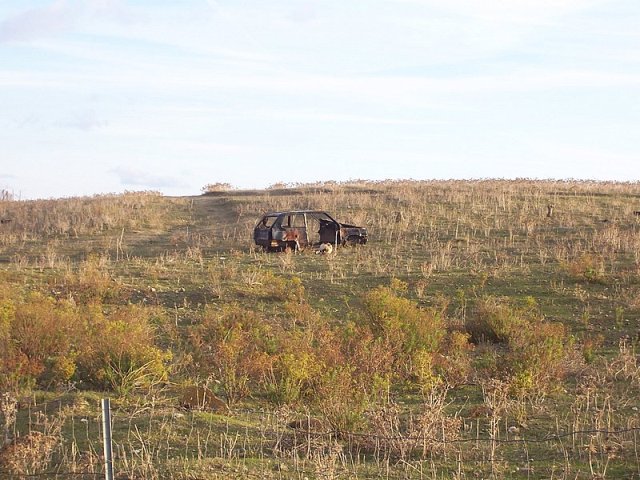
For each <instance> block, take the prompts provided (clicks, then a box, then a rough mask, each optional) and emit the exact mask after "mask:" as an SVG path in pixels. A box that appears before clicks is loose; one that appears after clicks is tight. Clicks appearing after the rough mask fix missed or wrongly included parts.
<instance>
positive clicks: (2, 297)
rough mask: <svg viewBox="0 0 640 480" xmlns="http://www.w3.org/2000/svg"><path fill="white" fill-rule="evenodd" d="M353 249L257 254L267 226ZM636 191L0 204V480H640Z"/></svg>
mask: <svg viewBox="0 0 640 480" xmlns="http://www.w3.org/2000/svg"><path fill="white" fill-rule="evenodd" d="M289 209H321V210H326V211H328V212H329V213H330V214H332V215H334V216H335V217H336V218H337V219H338V220H340V221H344V222H348V223H353V224H357V225H362V226H366V227H368V229H369V235H370V239H369V243H368V244H367V245H364V246H361V245H358V246H354V247H344V248H339V249H337V250H336V251H334V252H333V253H331V254H329V255H318V254H316V253H315V252H314V251H313V249H306V250H304V251H302V252H291V251H286V252H283V253H266V252H263V251H262V250H260V249H258V248H256V247H255V246H254V245H253V241H252V231H253V227H254V225H255V222H256V221H257V220H258V218H259V217H260V216H261V215H262V214H264V213H265V212H267V211H278V210H289ZM638 211H640V185H639V184H637V183H615V182H585V181H534V180H528V179H522V180H511V181H507V180H477V181H384V182H368V181H353V182H346V183H337V182H324V183H319V184H304V185H285V184H278V185H274V186H272V187H271V188H269V189H266V190H260V191H242V190H235V189H233V188H232V187H231V186H229V185H226V184H210V185H207V186H206V187H205V188H204V189H203V194H202V195H199V196H194V197H181V198H170V197H164V196H162V195H160V194H158V193H155V192H127V193H124V194H121V195H101V196H95V197H85V198H69V199H58V200H39V201H16V200H14V199H12V198H11V196H9V195H7V196H3V197H2V199H1V200H0V220H2V223H1V224H0V412H1V413H0V420H1V421H0V428H2V432H1V438H0V440H2V442H3V444H4V446H3V448H2V449H1V450H0V476H1V477H2V478H27V476H32V475H36V476H42V477H48V478H67V477H69V476H73V477H74V478H95V476H96V475H95V474H96V473H99V472H102V469H103V466H102V446H101V437H100V428H101V426H100V408H99V407H100V398H101V397H106V396H108V397H111V398H112V405H113V407H114V412H113V415H114V426H113V428H114V442H115V446H114V455H115V470H116V472H117V476H118V478H141V479H142V478H144V479H153V478H178V479H180V478H182V479H200V478H203V479H204V478H295V479H303V478H308V479H312V478H317V479H331V478H416V479H418V478H420V479H422V478H428V479H440V478H442V479H448V478H457V479H463V478H523V479H524V478H527V479H534V478H545V479H546V478H554V479H604V478H640V451H639V446H638V441H639V440H640V413H639V408H640V364H639V363H638V355H637V347H638V341H639V340H640V323H639V320H640V215H639V214H637V213H636V212H638Z"/></svg>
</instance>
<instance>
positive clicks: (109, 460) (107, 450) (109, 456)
mask: <svg viewBox="0 0 640 480" xmlns="http://www.w3.org/2000/svg"><path fill="white" fill-rule="evenodd" d="M102 440H103V443H104V478H105V480H113V449H112V446H111V401H110V400H109V399H108V398H103V399H102Z"/></svg>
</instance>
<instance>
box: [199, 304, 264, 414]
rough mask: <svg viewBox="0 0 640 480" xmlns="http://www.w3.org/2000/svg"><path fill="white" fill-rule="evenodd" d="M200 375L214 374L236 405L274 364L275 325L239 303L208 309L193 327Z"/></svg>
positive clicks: (230, 401)
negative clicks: (269, 323)
mask: <svg viewBox="0 0 640 480" xmlns="http://www.w3.org/2000/svg"><path fill="white" fill-rule="evenodd" d="M189 341H190V344H191V346H192V347H193V352H194V362H195V363H194V366H195V368H196V371H195V372H193V373H194V374H196V375H204V376H205V377H208V376H213V377H214V378H216V380H218V381H219V382H220V383H221V386H222V389H223V390H224V393H225V395H226V397H227V401H228V403H230V404H233V403H235V402H237V401H239V400H241V399H242V398H244V397H246V396H248V395H249V394H250V393H251V391H252V387H253V386H255V385H256V384H257V383H258V382H259V381H260V380H261V379H262V378H263V376H264V375H265V373H266V371H267V370H268V369H269V368H270V366H271V361H272V359H271V357H270V355H269V354H270V353H272V352H273V351H275V345H274V344H273V341H272V338H271V327H270V326H269V325H268V323H267V322H265V320H264V319H263V318H261V317H260V316H259V315H258V314H257V313H256V312H255V311H253V310H248V309H245V308H243V307H240V306H238V305H227V306H225V307H223V308H222V309H220V310H217V309H214V308H211V307H210V308H207V309H206V310H205V312H204V315H203V318H202V321H201V323H200V324H199V325H196V326H194V327H192V328H191V330H190V333H189Z"/></svg>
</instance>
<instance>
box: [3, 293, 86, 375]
mask: <svg viewBox="0 0 640 480" xmlns="http://www.w3.org/2000/svg"><path fill="white" fill-rule="evenodd" d="M9 312H11V313H9ZM7 314H8V316H7ZM4 316H5V318H4V320H3V323H5V325H6V324H7V319H9V321H8V325H9V332H8V335H9V337H10V345H8V346H5V349H6V350H5V352H4V353H5V355H7V356H8V357H9V358H8V361H9V362H10V364H12V365H13V368H14V369H15V370H14V371H13V374H14V375H19V376H24V377H25V380H27V381H29V379H31V381H33V382H36V383H37V384H39V385H40V386H43V387H46V386H51V385H56V384H61V383H65V382H68V381H69V380H70V379H71V377H72V376H73V374H74V372H75V362H74V351H75V349H76V347H77V345H76V340H77V339H78V334H77V332H78V325H79V323H80V319H79V316H78V314H77V310H76V308H75V306H74V305H73V304H72V303H70V302H69V301H66V300H61V301H56V300H54V299H52V298H49V297H45V296H44V295H42V294H39V293H30V294H29V295H27V297H26V298H24V299H22V300H20V301H18V303H14V304H13V306H11V307H8V306H7V303H6V302H5V315H4Z"/></svg>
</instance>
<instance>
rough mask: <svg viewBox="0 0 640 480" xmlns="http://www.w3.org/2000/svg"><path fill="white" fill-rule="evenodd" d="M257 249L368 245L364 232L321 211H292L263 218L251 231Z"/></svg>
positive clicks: (272, 213)
mask: <svg viewBox="0 0 640 480" xmlns="http://www.w3.org/2000/svg"><path fill="white" fill-rule="evenodd" d="M253 239H254V241H255V243H256V245H259V246H261V247H263V248H264V249H265V250H269V251H281V250H285V249H287V248H290V249H292V250H300V249H303V248H305V247H307V246H312V245H320V244H322V243H330V244H332V245H336V246H337V245H346V244H353V245H355V244H361V245H364V244H365V243H367V240H368V234H367V229H366V228H364V227H358V226H355V225H349V224H346V223H340V222H338V221H337V220H335V219H334V218H333V217H332V216H331V215H329V214H328V213H327V212H324V211H321V210H291V211H283V212H271V213H267V214H265V215H264V216H263V217H262V218H261V219H260V221H259V222H258V223H257V225H256V226H255V228H254V230H253Z"/></svg>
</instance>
